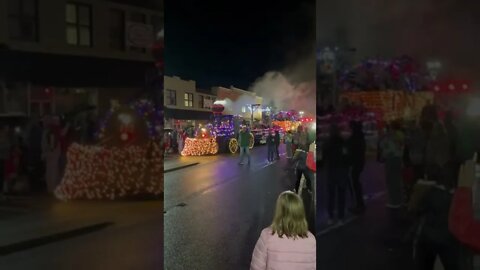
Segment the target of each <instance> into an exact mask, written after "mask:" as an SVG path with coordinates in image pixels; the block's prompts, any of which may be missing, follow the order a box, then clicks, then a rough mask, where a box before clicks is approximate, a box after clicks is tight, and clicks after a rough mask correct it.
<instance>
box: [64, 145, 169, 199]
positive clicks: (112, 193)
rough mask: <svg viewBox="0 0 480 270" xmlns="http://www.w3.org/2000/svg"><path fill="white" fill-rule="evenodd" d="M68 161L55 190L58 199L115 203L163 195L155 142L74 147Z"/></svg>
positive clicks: (161, 163) (161, 157) (160, 167)
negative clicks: (130, 198) (116, 200)
mask: <svg viewBox="0 0 480 270" xmlns="http://www.w3.org/2000/svg"><path fill="white" fill-rule="evenodd" d="M67 160H68V162H67V166H66V169H65V175H64V177H63V179H62V182H61V183H60V185H59V186H58V187H57V188H56V190H55V196H56V197H57V198H59V199H61V200H74V199H90V200H92V199H109V200H115V199H120V198H127V197H132V196H136V195H160V194H161V193H162V192H163V177H162V175H163V153H162V150H161V148H160V145H159V144H158V143H156V142H153V141H150V142H148V143H146V144H144V145H142V146H128V147H121V148H119V147H113V148H105V147H100V146H85V145H80V144H73V145H72V146H70V147H69V149H68V153H67Z"/></svg>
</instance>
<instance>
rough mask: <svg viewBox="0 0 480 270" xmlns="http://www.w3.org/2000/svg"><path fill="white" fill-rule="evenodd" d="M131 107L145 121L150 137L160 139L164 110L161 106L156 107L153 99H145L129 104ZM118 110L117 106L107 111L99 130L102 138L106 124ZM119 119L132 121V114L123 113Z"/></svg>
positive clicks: (98, 135) (98, 134) (99, 136)
mask: <svg viewBox="0 0 480 270" xmlns="http://www.w3.org/2000/svg"><path fill="white" fill-rule="evenodd" d="M129 107H130V108H131V109H132V110H134V111H135V112H136V113H137V115H138V116H139V117H140V118H141V119H143V120H144V121H145V123H146V125H147V129H148V135H149V137H150V139H153V140H155V139H159V138H160V137H161V136H160V135H161V128H160V125H161V123H162V121H163V112H162V111H161V110H160V109H159V108H158V109H157V108H155V105H154V104H153V102H152V101H150V100H145V99H141V100H137V101H134V102H132V103H131V104H130V105H129ZM116 110H117V109H116V108H111V109H110V110H109V111H108V112H107V114H106V116H105V119H104V120H103V121H102V122H101V123H100V129H99V131H98V132H97V137H98V138H100V139H102V138H104V137H105V130H106V126H107V124H108V123H109V121H110V119H111V117H112V115H113V114H114V113H115V112H116ZM119 120H120V121H122V122H129V121H131V116H128V115H125V114H121V115H119Z"/></svg>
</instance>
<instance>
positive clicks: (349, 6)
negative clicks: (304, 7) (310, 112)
mask: <svg viewBox="0 0 480 270" xmlns="http://www.w3.org/2000/svg"><path fill="white" fill-rule="evenodd" d="M316 9H317V14H318V15H317V19H316V20H317V44H318V46H319V47H324V46H339V47H354V48H357V53H356V54H355V56H354V58H355V60H356V61H358V60H361V59H364V58H368V57H380V58H391V57H396V56H399V55H402V54H408V55H410V56H412V57H414V58H415V59H417V60H418V61H419V62H420V63H424V62H425V61H428V60H430V59H431V58H434V59H438V60H440V61H441V62H442V63H443V66H444V67H445V70H444V72H445V73H447V74H453V75H455V76H458V77H459V78H461V79H462V78H466V79H476V78H477V77H478V70H480V57H479V54H478V48H477V44H480V30H479V29H480V28H479V27H478V26H479V25H480V17H479V16H477V15H476V12H477V11H478V10H479V9H480V1H476V0H442V1H436V0H404V1H388V2H385V1H381V0H369V1H355V0H339V1H318V0H317V6H316Z"/></svg>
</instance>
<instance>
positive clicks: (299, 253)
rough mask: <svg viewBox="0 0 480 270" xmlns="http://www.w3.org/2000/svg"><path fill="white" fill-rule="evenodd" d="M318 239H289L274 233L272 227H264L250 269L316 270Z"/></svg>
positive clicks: (309, 234)
mask: <svg viewBox="0 0 480 270" xmlns="http://www.w3.org/2000/svg"><path fill="white" fill-rule="evenodd" d="M316 247H317V246H316V241H315V237H314V236H313V234H311V233H310V232H309V233H308V238H297V239H295V240H294V239H291V238H290V239H289V238H287V237H286V236H283V238H280V237H278V235H277V234H275V235H272V230H271V229H270V228H265V229H263V231H262V233H261V235H260V238H259V239H258V241H257V244H256V245H255V250H254V251H253V256H252V262H251V264H250V270H315V269H316V260H317V254H316Z"/></svg>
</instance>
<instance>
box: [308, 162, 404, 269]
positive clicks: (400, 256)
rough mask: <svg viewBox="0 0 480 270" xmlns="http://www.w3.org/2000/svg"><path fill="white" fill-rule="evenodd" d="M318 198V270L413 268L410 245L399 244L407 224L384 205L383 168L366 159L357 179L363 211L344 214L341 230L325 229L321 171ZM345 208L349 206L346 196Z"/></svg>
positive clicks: (323, 179)
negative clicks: (362, 195)
mask: <svg viewBox="0 0 480 270" xmlns="http://www.w3.org/2000/svg"><path fill="white" fill-rule="evenodd" d="M319 176H320V177H319V180H318V181H319V186H320V189H319V191H320V195H319V197H320V199H319V200H318V202H317V204H318V209H317V220H318V222H319V223H320V224H319V227H320V231H319V232H318V233H317V264H318V266H319V269H338V270H356V269H370V270H377V269H378V270H384V269H392V270H395V269H398V270H404V269H413V268H412V267H413V259H412V252H413V251H412V246H411V245H410V244H409V243H405V242H403V241H402V240H403V238H404V236H405V232H406V231H407V230H408V229H409V223H408V222H406V220H405V219H404V218H403V216H402V214H401V213H400V212H398V211H391V210H388V209H387V208H386V207H385V205H386V199H387V198H386V196H387V195H386V194H385V192H384V191H385V178H384V168H383V166H382V165H381V164H378V163H376V162H375V161H372V160H370V161H369V162H368V163H367V165H366V168H365V170H364V172H363V174H362V176H361V181H362V182H363V186H364V193H365V194H366V195H367V196H366V197H368V198H367V200H366V205H367V211H366V213H365V214H364V215H362V216H358V217H357V216H353V215H351V214H350V215H348V216H347V218H346V220H347V223H346V224H345V225H344V226H341V227H336V228H332V227H327V226H326V224H325V221H326V219H327V215H326V198H327V194H326V187H325V172H324V171H322V172H321V173H320V174H319ZM347 198H348V203H347V206H352V204H351V195H350V194H348V195H347Z"/></svg>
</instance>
